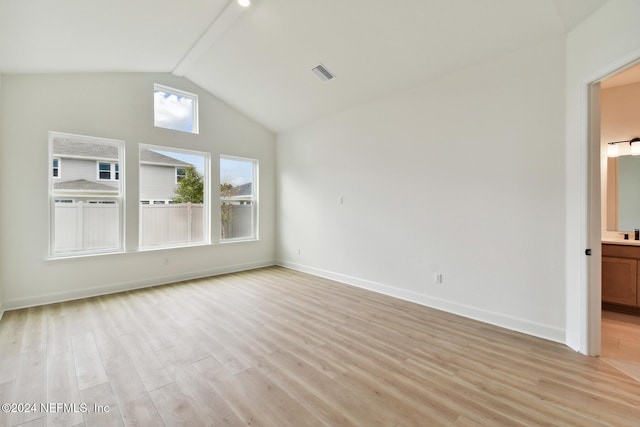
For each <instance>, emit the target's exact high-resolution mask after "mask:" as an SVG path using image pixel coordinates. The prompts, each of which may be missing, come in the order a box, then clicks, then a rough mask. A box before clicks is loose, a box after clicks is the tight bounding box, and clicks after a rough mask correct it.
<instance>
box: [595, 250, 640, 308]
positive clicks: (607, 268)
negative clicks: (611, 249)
mask: <svg viewBox="0 0 640 427" xmlns="http://www.w3.org/2000/svg"><path fill="white" fill-rule="evenodd" d="M603 252H604V251H603ZM602 301H604V302H611V303H615V304H623V305H633V306H635V305H637V303H638V260H636V259H630V258H617V257H610V256H603V257H602Z"/></svg>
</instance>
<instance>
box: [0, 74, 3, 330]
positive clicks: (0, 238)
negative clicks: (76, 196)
mask: <svg viewBox="0 0 640 427" xmlns="http://www.w3.org/2000/svg"><path fill="white" fill-rule="evenodd" d="M0 99H2V74H0ZM2 113H3V108H2V102H0V117H2ZM0 143H2V140H1V139H0ZM2 192H3V190H2V187H0V200H2ZM0 215H1V213H0ZM1 221H2V217H0V222H1ZM0 241H4V232H3V231H2V229H1V228H0ZM3 255H4V254H3V251H2V247H0V259H2V257H3ZM3 287H4V279H3V275H2V265H1V264H0V320H2V315H3V314H4V304H3V302H2V301H3V299H2V288H3Z"/></svg>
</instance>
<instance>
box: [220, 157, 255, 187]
mask: <svg viewBox="0 0 640 427" xmlns="http://www.w3.org/2000/svg"><path fill="white" fill-rule="evenodd" d="M252 181H253V162H249V161H245V160H234V159H220V183H221V184H224V183H227V182H228V183H229V184H231V185H233V186H234V187H236V186H238V185H242V184H246V183H247V182H252Z"/></svg>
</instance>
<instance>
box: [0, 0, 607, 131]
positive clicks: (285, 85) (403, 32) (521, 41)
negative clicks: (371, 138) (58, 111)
mask: <svg viewBox="0 0 640 427" xmlns="http://www.w3.org/2000/svg"><path fill="white" fill-rule="evenodd" d="M606 1H607V0H395V1H390V0H324V1H312V0H252V5H251V6H250V7H249V8H247V9H243V8H241V7H240V6H238V5H237V4H236V3H235V0H182V1H178V0H110V1H104V0H56V1H51V0H29V1H24V0H22V1H20V0H0V73H3V74H6V73H51V72H115V71H125V72H173V73H175V74H178V75H184V76H185V77H186V78H188V79H189V80H191V81H193V82H194V83H196V84H197V85H199V86H201V87H202V88H204V89H206V90H208V91H209V92H211V93H212V94H214V95H216V96H218V97H219V98H221V99H222V100H224V101H226V102H227V103H229V104H230V105H232V106H234V107H235V108H237V109H238V110H240V111H242V112H244V113H245V114H247V115H248V116H250V117H252V118H253V119H254V120H256V121H258V122H260V123H262V124H263V125H265V126H266V127H268V128H269V129H272V130H273V131H276V132H282V131H286V130H289V129H292V128H295V127H297V126H300V125H302V124H304V123H307V122H310V121H313V120H315V119H318V118H320V117H323V116H325V115H328V114H331V113H334V112H338V111H342V110H345V109H348V108H351V107H354V106H356V105H359V104H362V103H364V102H367V101H370V100H373V99H375V98H377V97H380V96H384V95H387V94H390V93H393V92H395V91H398V90H401V89H405V88H409V87H411V86H414V85H416V84H419V83H421V82H423V81H427V80H430V79H435V78H438V77H439V76H442V75H445V74H447V73H451V72H453V71H455V70H458V69H461V68H464V67H468V66H470V65H472V64H474V63H478V62H480V61H484V60H487V59H490V58H493V57H496V56H499V55H503V54H505V53H508V52H510V51H513V50H516V49H518V48H519V47H521V46H525V45H527V44H531V43H535V42H537V41H541V40H544V39H548V38H551V37H557V36H560V35H562V34H564V33H566V32H568V31H569V30H571V29H572V28H573V27H575V26H576V25H577V24H578V23H579V22H581V21H582V20H583V19H585V18H586V17H587V16H588V15H589V14H591V13H592V12H593V11H594V10H596V9H597V8H598V7H600V6H602V5H603V4H604V3H606ZM318 63H322V64H323V65H325V66H326V67H327V68H328V69H329V70H330V71H331V72H332V73H334V74H335V75H336V78H335V79H334V80H332V81H330V82H326V83H323V82H321V81H319V80H318V79H317V78H316V77H314V75H313V74H312V73H311V72H310V69H311V68H312V67H313V66H315V65H317V64H318Z"/></svg>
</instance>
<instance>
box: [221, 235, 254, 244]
mask: <svg viewBox="0 0 640 427" xmlns="http://www.w3.org/2000/svg"><path fill="white" fill-rule="evenodd" d="M259 241H260V239H258V238H255V237H247V238H243V239H226V240H220V244H221V245H226V244H229V243H244V242H259Z"/></svg>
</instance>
